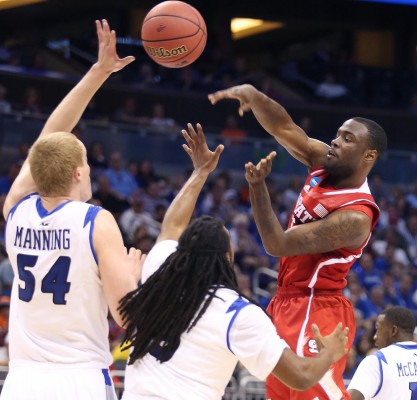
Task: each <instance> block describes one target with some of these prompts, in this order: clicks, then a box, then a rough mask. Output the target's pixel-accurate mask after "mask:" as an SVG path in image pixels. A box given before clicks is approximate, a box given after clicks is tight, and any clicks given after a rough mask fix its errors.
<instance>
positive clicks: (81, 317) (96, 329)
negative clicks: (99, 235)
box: [6, 194, 111, 368]
mask: <svg viewBox="0 0 417 400" xmlns="http://www.w3.org/2000/svg"><path fill="white" fill-rule="evenodd" d="M99 211H100V207H95V206H92V205H90V204H86V203H82V202H76V201H68V202H65V203H63V204H61V205H60V206H58V207H57V208H56V209H55V210H53V211H51V212H48V211H47V210H46V209H45V208H44V207H43V205H42V202H41V200H40V197H39V195H37V194H32V195H29V196H27V197H25V198H23V199H22V200H21V201H20V202H19V203H18V204H17V205H15V206H14V207H13V208H12V210H11V211H10V213H9V215H8V218H7V225H6V250H7V253H8V256H9V259H10V262H11V264H12V266H13V271H14V274H15V279H14V283H13V288H12V298H11V305H10V322H9V352H10V365H11V366H13V364H21V363H26V362H33V361H35V362H52V363H60V364H80V365H83V366H89V367H90V366H91V367H99V368H107V367H108V366H109V365H110V364H111V354H110V351H109V345H108V330H109V326H108V321H107V314H108V305H107V302H106V300H105V297H104V293H103V288H102V283H101V280H100V276H99V270H98V265H97V257H96V254H95V251H94V247H93V242H92V236H93V229H94V220H95V217H96V215H97V213H98V212H99Z"/></svg>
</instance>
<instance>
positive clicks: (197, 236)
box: [119, 216, 245, 364]
mask: <svg viewBox="0 0 417 400" xmlns="http://www.w3.org/2000/svg"><path fill="white" fill-rule="evenodd" d="M230 251H231V248H230V237H229V235H228V233H227V231H226V230H225V228H224V225H223V222H222V221H221V220H220V219H218V218H213V217H209V216H203V217H200V218H196V219H195V220H194V221H193V222H192V223H191V224H190V225H189V226H188V227H187V229H186V230H185V231H184V232H183V234H182V235H181V237H180V238H179V241H178V247H177V251H175V252H174V253H172V254H171V255H170V256H169V257H168V258H167V259H166V260H165V262H164V263H163V264H162V265H161V266H160V267H159V269H158V270H157V271H156V272H155V273H154V274H153V275H151V276H150V277H149V279H148V280H147V281H146V282H145V283H144V284H143V285H142V286H141V287H139V288H138V289H137V290H135V291H133V292H130V293H128V294H127V295H126V296H125V297H124V298H123V299H122V300H121V302H120V307H119V310H120V313H121V316H122V319H123V321H124V322H125V323H127V327H126V333H125V337H124V343H126V347H130V346H132V347H133V349H132V352H131V354H130V358H129V364H133V363H134V362H135V361H136V360H138V359H140V358H142V357H144V356H145V355H146V354H147V353H152V354H153V355H154V354H155V352H157V354H158V356H157V359H158V360H159V361H160V362H164V361H167V360H168V359H169V358H170V357H171V356H172V354H173V353H174V352H175V350H176V349H177V348H178V346H179V344H180V340H181V339H180V338H181V335H182V333H184V332H189V331H190V330H191V329H192V328H193V327H194V326H195V325H196V323H197V322H198V320H199V319H200V318H201V317H202V316H203V314H204V313H205V312H206V310H207V308H208V306H209V305H210V303H211V301H212V300H213V298H214V297H215V296H216V291H217V289H218V288H219V287H226V288H229V289H232V290H234V291H236V292H237V293H238V294H239V295H241V296H242V297H245V296H244V295H242V294H241V293H240V291H239V289H238V285H237V280H236V275H235V272H234V270H233V265H232V261H231V260H230V257H229V256H230ZM128 342H130V343H131V344H129V343H128Z"/></svg>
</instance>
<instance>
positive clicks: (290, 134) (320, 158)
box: [208, 84, 329, 168]
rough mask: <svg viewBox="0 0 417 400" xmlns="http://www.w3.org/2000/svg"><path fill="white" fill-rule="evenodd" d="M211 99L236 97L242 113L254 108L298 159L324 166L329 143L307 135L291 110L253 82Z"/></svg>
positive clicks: (261, 119)
mask: <svg viewBox="0 0 417 400" xmlns="http://www.w3.org/2000/svg"><path fill="white" fill-rule="evenodd" d="M208 98H209V100H210V101H211V103H212V104H216V103H217V102H218V101H219V100H223V99H236V100H239V102H240V107H239V114H240V116H242V115H243V114H244V113H245V112H247V111H252V112H253V115H254V116H255V118H256V119H257V120H258V122H259V123H260V124H261V125H262V127H263V128H264V129H265V130H266V131H267V132H268V133H269V134H270V135H272V136H273V137H274V138H275V139H276V141H277V142H278V143H279V144H280V145H281V146H283V147H284V148H285V149H286V150H287V151H288V152H289V153H290V154H291V155H292V156H293V157H294V158H296V159H297V160H299V161H300V162H301V163H303V164H304V165H306V166H307V167H308V168H313V167H315V166H318V165H323V163H324V161H325V159H326V155H327V153H328V151H329V146H328V145H327V144H326V143H323V142H321V141H320V140H317V139H312V138H310V137H308V136H307V134H306V133H305V132H304V130H303V129H301V128H300V127H299V126H298V125H297V124H295V123H294V121H293V120H292V118H291V117H290V115H289V114H288V112H287V111H286V110H285V108H284V107H282V106H281V105H280V104H279V103H277V102H276V101H274V100H272V99H271V98H269V97H268V96H266V95H265V94H263V93H262V92H260V91H259V90H257V89H256V88H255V87H254V86H252V85H247V84H245V85H240V86H234V87H231V88H229V89H225V90H220V91H218V92H215V93H212V94H209V96H208Z"/></svg>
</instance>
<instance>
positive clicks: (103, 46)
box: [96, 19, 135, 74]
mask: <svg viewBox="0 0 417 400" xmlns="http://www.w3.org/2000/svg"><path fill="white" fill-rule="evenodd" d="M96 28H97V38H98V60H97V64H98V65H99V66H100V67H101V68H103V69H104V71H106V72H107V73H109V74H111V73H113V72H117V71H120V70H121V69H123V68H124V67H126V65H128V64H130V63H131V62H133V61H134V60H135V57H133V56H127V57H125V58H120V57H119V56H118V54H117V51H116V32H115V31H113V30H112V31H111V30H110V27H109V24H108V22H107V20H105V19H103V20H102V21H98V20H97V21H96Z"/></svg>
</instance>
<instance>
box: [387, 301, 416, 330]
mask: <svg viewBox="0 0 417 400" xmlns="http://www.w3.org/2000/svg"><path fill="white" fill-rule="evenodd" d="M381 315H385V321H389V322H390V323H391V324H392V325H395V326H397V327H398V328H399V329H401V330H403V331H404V332H405V333H407V334H409V335H413V333H414V329H415V328H416V320H415V318H414V315H413V313H412V312H411V311H410V310H409V309H408V308H405V307H400V306H393V307H389V308H387V309H385V310H384V311H382V312H381Z"/></svg>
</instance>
